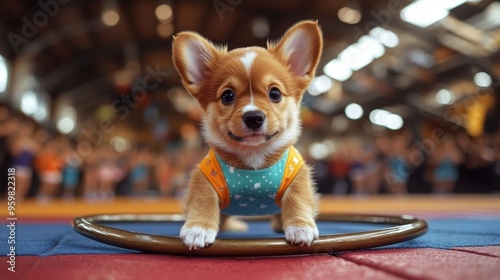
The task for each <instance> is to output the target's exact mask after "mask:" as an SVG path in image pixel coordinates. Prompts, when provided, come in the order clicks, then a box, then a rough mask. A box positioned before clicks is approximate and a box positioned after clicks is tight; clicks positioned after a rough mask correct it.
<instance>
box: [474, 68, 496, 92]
mask: <svg viewBox="0 0 500 280" xmlns="http://www.w3.org/2000/svg"><path fill="white" fill-rule="evenodd" d="M491 82H492V80H491V76H490V75H488V74H487V73H485V72H479V73H476V75H474V83H475V84H476V85H477V86H479V87H485V88H486V87H489V86H491Z"/></svg>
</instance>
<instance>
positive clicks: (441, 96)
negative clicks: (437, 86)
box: [436, 89, 455, 105]
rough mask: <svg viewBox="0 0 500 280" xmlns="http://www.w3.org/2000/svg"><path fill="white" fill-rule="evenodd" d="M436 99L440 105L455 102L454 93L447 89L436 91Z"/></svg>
mask: <svg viewBox="0 0 500 280" xmlns="http://www.w3.org/2000/svg"><path fill="white" fill-rule="evenodd" d="M436 101H437V102H438V103H439V104H442V105H450V104H452V103H453V102H455V95H454V94H453V92H451V91H449V90H447V89H441V90H439V91H438V92H437V93H436Z"/></svg>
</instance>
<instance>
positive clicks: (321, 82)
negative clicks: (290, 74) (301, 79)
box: [307, 75, 333, 96]
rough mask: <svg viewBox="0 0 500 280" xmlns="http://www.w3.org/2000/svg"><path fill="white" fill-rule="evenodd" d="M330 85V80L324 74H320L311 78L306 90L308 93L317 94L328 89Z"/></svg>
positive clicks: (331, 83)
mask: <svg viewBox="0 0 500 280" xmlns="http://www.w3.org/2000/svg"><path fill="white" fill-rule="evenodd" d="M332 86H333V82H332V80H331V79H330V78H329V77H328V76H326V75H321V76H318V77H316V78H314V79H313V81H312V82H311V85H310V86H309V88H308V90H307V91H308V92H309V94H310V95H312V96H317V95H320V94H322V93H325V92H327V91H329V90H330V89H331V88H332Z"/></svg>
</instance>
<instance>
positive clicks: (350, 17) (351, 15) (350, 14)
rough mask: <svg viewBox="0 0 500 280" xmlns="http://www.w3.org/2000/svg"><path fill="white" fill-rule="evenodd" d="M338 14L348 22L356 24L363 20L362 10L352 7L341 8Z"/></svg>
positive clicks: (342, 19)
mask: <svg viewBox="0 0 500 280" xmlns="http://www.w3.org/2000/svg"><path fill="white" fill-rule="evenodd" d="M337 16H338V17H339V19H340V20H341V21H342V22H345V23H347V24H356V23H358V22H359V21H360V20H361V12H360V11H358V10H356V9H353V8H350V7H343V8H340V9H339V11H338V12H337Z"/></svg>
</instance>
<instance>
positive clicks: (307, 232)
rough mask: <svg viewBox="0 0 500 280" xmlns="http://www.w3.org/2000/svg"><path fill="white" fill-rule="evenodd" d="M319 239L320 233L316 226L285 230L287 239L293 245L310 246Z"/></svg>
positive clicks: (292, 227) (293, 227) (291, 227)
mask: <svg viewBox="0 0 500 280" xmlns="http://www.w3.org/2000/svg"><path fill="white" fill-rule="evenodd" d="M318 237H319V231H318V228H317V227H316V225H314V227H310V226H305V227H304V226H303V227H296V226H289V227H287V228H286V229H285V238H286V240H287V241H288V242H290V243H291V244H293V245H300V246H304V245H305V244H307V246H310V245H311V243H312V242H313V241H314V240H315V239H317V238H318Z"/></svg>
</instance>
